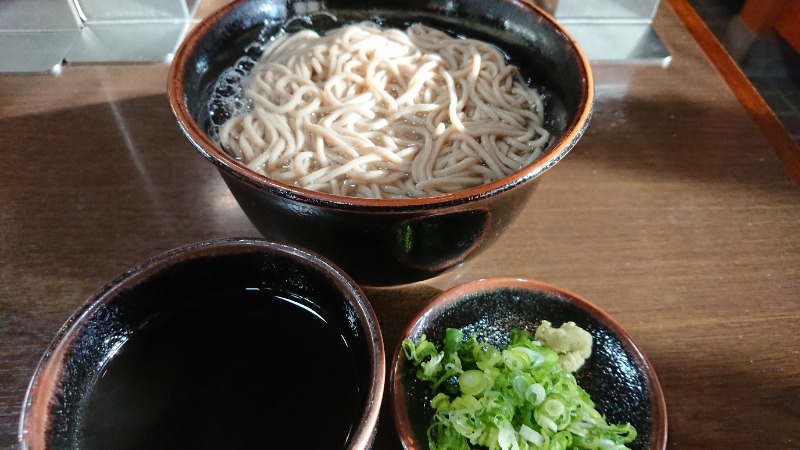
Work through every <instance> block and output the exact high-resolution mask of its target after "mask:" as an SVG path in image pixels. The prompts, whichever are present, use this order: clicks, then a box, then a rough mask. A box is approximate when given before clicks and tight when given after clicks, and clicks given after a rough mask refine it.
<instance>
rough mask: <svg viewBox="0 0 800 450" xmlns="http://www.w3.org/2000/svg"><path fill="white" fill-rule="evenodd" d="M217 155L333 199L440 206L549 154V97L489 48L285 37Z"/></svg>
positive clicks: (360, 35) (341, 35) (411, 40)
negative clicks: (431, 201) (437, 199)
mask: <svg viewBox="0 0 800 450" xmlns="http://www.w3.org/2000/svg"><path fill="white" fill-rule="evenodd" d="M247 83H248V84H247V85H246V86H247V87H246V91H245V95H246V96H247V97H248V98H249V99H250V100H251V107H250V110H249V111H247V112H246V113H245V114H241V115H238V116H235V117H233V118H231V119H230V120H228V121H227V122H225V123H224V124H223V125H222V126H221V127H220V128H219V132H218V136H219V141H220V144H221V145H222V146H223V148H225V149H226V151H228V152H229V153H230V154H231V155H232V156H234V157H236V158H237V159H239V160H240V161H241V162H242V163H244V164H246V165H247V167H249V168H251V169H252V170H254V171H256V172H259V173H261V174H263V175H266V176H267V177H270V178H272V179H274V180H278V181H281V182H284V183H289V184H294V185H297V186H300V187H303V188H306V189H311V190H317V191H321V192H328V193H332V194H336V195H345V196H359V197H374V198H408V197H423V196H436V195H443V194H446V193H450V192H455V191H458V190H462V189H466V188H469V187H473V186H478V185H481V184H484V183H487V182H490V181H493V180H497V179H499V178H502V177H504V176H506V175H508V174H511V173H513V172H516V171H519V170H520V169H521V168H522V167H524V166H526V165H528V164H530V163H531V162H533V161H534V160H535V159H536V158H537V157H539V155H540V154H541V152H542V150H543V148H544V147H545V146H546V145H547V142H548V139H549V137H550V135H549V133H548V131H547V130H545V129H544V125H543V123H544V110H543V105H542V97H541V96H540V95H539V94H538V93H537V92H536V90H534V89H532V88H530V87H528V86H527V85H526V84H525V83H524V82H523V81H522V80H521V79H520V77H519V75H518V72H517V69H516V68H515V67H514V66H510V65H507V64H506V63H505V59H504V57H503V54H502V53H501V52H500V51H499V50H498V49H496V48H495V47H493V46H491V45H490V44H487V43H484V42H481V41H477V40H474V39H459V38H454V37H451V36H449V35H447V34H445V33H443V32H441V31H438V30H435V29H433V28H430V27H428V26H424V25H419V24H415V25H412V26H410V27H409V28H408V29H407V30H406V31H402V30H397V29H389V28H381V27H378V26H377V25H374V24H371V23H360V24H357V25H352V26H346V27H342V28H339V29H336V30H332V31H330V32H329V33H327V34H324V35H322V36H320V35H318V34H317V33H315V32H313V31H308V30H306V31H300V32H297V33H295V34H285V35H281V36H280V37H278V38H276V39H275V40H274V41H272V42H271V43H269V44H268V45H267V46H266V47H265V49H264V53H263V55H262V56H261V59H260V61H259V62H258V64H257V66H256V67H255V68H254V69H253V70H252V72H251V74H250V76H249V78H248V80H247Z"/></svg>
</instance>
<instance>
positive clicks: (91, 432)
mask: <svg viewBox="0 0 800 450" xmlns="http://www.w3.org/2000/svg"><path fill="white" fill-rule="evenodd" d="M359 386H360V384H359V374H358V373H357V371H356V361H355V358H354V355H353V352H352V350H351V349H350V348H348V345H347V343H346V341H345V338H344V337H343V336H342V335H341V333H340V332H339V330H337V329H336V327H334V326H333V325H331V323H329V321H327V320H326V319H325V311H324V309H321V308H320V307H319V306H317V305H315V304H314V303H313V302H311V301H308V300H306V299H303V298H297V297H293V296H287V295H285V294H279V293H277V292H274V291H271V290H265V289H243V290H235V291H228V292H224V293H220V294H215V295H209V296H208V297H206V298H202V299H199V300H197V301H196V302H192V305H191V307H190V308H186V309H185V310H181V311H175V312H173V313H170V314H165V315H162V316H158V317H155V318H153V319H152V320H151V321H150V322H148V323H147V324H146V325H145V326H143V327H142V328H141V329H140V330H138V331H137V332H135V333H133V335H132V336H131V337H130V339H129V340H128V341H127V342H126V343H125V344H124V345H123V346H122V347H121V348H120V349H119V350H118V351H117V353H116V354H115V355H114V356H113V357H112V358H111V359H110V361H109V362H108V363H107V364H106V366H105V367H104V368H103V370H102V372H101V374H100V378H99V379H98V381H97V383H96V385H95V388H94V390H93V392H92V393H91V395H90V396H89V398H88V401H87V403H86V406H85V408H84V412H83V418H82V424H81V436H80V440H81V443H80V448H82V449H88V450H90V449H116V450H122V449H134V448H137V449H150V450H154V449H177V448H192V449H212V448H213V449H221V448H225V449H234V448H293V449H298V448H308V449H338V448H343V447H344V445H345V443H346V440H347V437H348V435H349V433H350V432H351V429H352V426H353V422H354V421H355V419H356V418H357V416H358V414H359V411H360V408H361V406H362V405H361V403H362V402H361V401H360V400H359V399H360V398H361V396H360V395H359Z"/></svg>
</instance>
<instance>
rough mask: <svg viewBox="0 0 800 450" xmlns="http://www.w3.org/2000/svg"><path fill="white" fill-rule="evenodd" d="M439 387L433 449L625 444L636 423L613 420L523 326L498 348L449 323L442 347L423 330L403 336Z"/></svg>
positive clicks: (420, 370)
mask: <svg viewBox="0 0 800 450" xmlns="http://www.w3.org/2000/svg"><path fill="white" fill-rule="evenodd" d="M402 349H403V352H404V354H405V356H406V358H407V359H408V360H409V361H411V362H412V363H413V364H414V366H415V367H416V368H417V370H416V376H417V378H418V379H420V380H423V381H425V382H427V383H428V384H429V385H430V387H431V388H432V389H433V390H434V395H433V398H432V400H431V402H430V405H431V407H432V408H433V410H434V419H433V422H432V423H431V425H430V427H429V428H428V445H429V447H430V449H431V450H471V449H477V448H488V449H489V450H535V449H541V450H567V449H614V450H622V449H627V448H628V447H626V444H629V443H631V442H632V441H634V440H635V439H636V436H637V434H636V429H635V428H634V427H633V426H631V425H630V424H623V425H614V424H608V423H607V422H606V420H605V417H604V416H603V415H602V414H600V413H599V412H598V411H597V410H596V409H595V405H594V402H593V401H592V400H591V398H589V395H588V394H587V393H586V391H584V390H583V389H582V388H581V387H580V386H578V383H577V381H576V380H575V377H574V376H573V375H572V374H571V373H569V372H566V371H565V370H564V369H563V368H562V367H561V365H560V362H559V354H558V353H556V352H555V351H553V350H551V349H549V348H547V347H545V346H543V345H542V343H541V342H539V341H537V340H535V339H533V338H532V337H531V335H530V334H529V333H528V332H526V331H524V330H512V331H511V335H510V337H509V345H508V346H507V347H506V348H502V349H501V348H495V347H493V346H492V345H490V344H488V343H486V342H479V341H478V340H477V339H476V338H475V337H474V336H470V337H466V338H465V336H464V335H463V332H462V331H461V330H457V329H448V330H447V332H446V335H445V339H444V342H443V347H442V348H441V349H439V348H437V347H436V346H435V345H434V344H432V343H431V342H430V341H428V340H427V338H426V337H425V336H424V335H423V336H421V337H420V339H419V341H417V342H413V341H411V340H410V339H406V340H405V341H403V342H402Z"/></svg>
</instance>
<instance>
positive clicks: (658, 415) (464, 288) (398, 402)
mask: <svg viewBox="0 0 800 450" xmlns="http://www.w3.org/2000/svg"><path fill="white" fill-rule="evenodd" d="M506 288H518V289H524V290H536V291H543V292H547V293H551V294H554V295H556V296H558V297H561V298H563V299H565V300H566V301H567V302H568V303H571V304H573V305H575V306H577V307H578V308H580V309H583V310H585V311H587V312H589V313H590V314H591V315H593V316H595V317H596V318H597V319H598V320H599V321H600V322H601V323H602V324H603V325H605V326H607V327H608V328H609V329H610V330H611V331H612V332H613V334H614V335H615V336H617V337H618V338H619V339H620V340H621V341H622V342H623V344H624V345H625V347H626V348H627V349H628V350H629V351H630V352H631V356H632V357H633V358H634V359H635V360H637V362H638V364H639V367H641V368H643V369H644V372H645V374H646V378H647V382H648V389H649V393H650V402H651V404H652V411H653V417H652V436H651V444H652V447H650V450H665V449H666V448H667V428H668V427H667V405H666V402H665V400H664V393H663V391H662V390H661V383H660V382H659V381H658V376H657V375H656V372H655V370H654V369H653V366H652V364H650V360H648V359H647V356H646V355H645V354H644V353H643V352H642V351H641V349H640V348H639V346H638V345H637V344H636V341H634V340H633V337H632V336H631V335H630V334H628V332H627V331H625V329H624V328H622V326H621V325H620V324H619V323H618V322H617V321H616V320H614V319H613V318H612V317H611V316H609V315H608V314H607V313H606V312H605V311H603V310H602V309H600V308H599V307H597V306H595V305H594V304H593V303H592V302H590V301H588V300H586V299H584V298H583V297H581V296H579V295H577V294H574V293H572V292H570V291H567V290H566V289H562V288H560V287H557V286H554V285H551V284H548V283H544V282H542V281H536V280H529V279H524V278H513V277H494V278H483V279H478V280H474V281H469V282H466V283H464V284H461V285H458V286H455V287H452V288H450V289H448V290H446V291H444V292H442V293H440V294H439V295H437V296H436V297H434V298H433V299H431V301H430V302H428V303H427V304H426V305H425V306H423V307H422V309H421V310H420V311H419V312H418V313H417V315H416V316H414V318H413V319H412V320H411V322H409V324H408V326H406V328H405V329H404V330H403V333H402V334H401V335H400V339H399V340H398V342H397V346H396V347H395V350H394V354H393V355H392V363H391V364H392V365H391V368H390V370H391V374H390V382H389V389H390V391H391V392H390V399H391V401H392V405H391V408H392V415H393V416H394V424H395V428H396V430H397V433H398V434H405V433H407V430H408V429H409V428H410V426H409V424H408V423H407V421H406V420H405V419H406V417H405V415H404V414H402V412H403V411H404V410H405V409H406V404H405V399H404V398H403V397H402V396H400V397H398V395H397V393H398V392H399V391H400V386H399V383H400V374H399V373H397V370H398V369H399V365H398V364H397V360H398V358H399V357H400V354H401V353H402V351H403V350H402V341H403V339H405V338H407V337H408V336H410V335H412V334H414V332H415V331H416V330H417V328H418V327H419V326H420V325H421V324H422V322H424V319H425V318H426V317H428V316H431V315H436V314H437V313H438V312H439V311H442V310H445V309H447V308H448V307H450V306H452V305H453V304H455V303H457V302H458V301H459V300H460V299H461V298H463V297H465V296H468V295H472V294H476V293H479V292H488V291H494V290H498V289H506ZM407 439H408V437H407V438H406V439H402V438H401V441H402V442H405V441H406V440H407ZM404 446H405V444H404ZM422 448H426V447H422Z"/></svg>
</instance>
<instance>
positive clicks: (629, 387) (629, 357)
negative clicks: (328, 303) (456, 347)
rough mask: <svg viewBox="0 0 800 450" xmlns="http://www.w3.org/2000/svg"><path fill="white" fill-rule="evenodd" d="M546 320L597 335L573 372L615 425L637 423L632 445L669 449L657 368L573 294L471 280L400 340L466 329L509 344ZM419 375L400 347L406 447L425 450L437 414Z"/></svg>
mask: <svg viewBox="0 0 800 450" xmlns="http://www.w3.org/2000/svg"><path fill="white" fill-rule="evenodd" d="M542 320H548V321H550V322H551V323H552V324H553V326H556V327H558V326H561V325H562V324H563V323H565V322H569V321H572V322H575V323H576V324H577V325H578V326H580V327H581V328H583V329H585V330H587V331H588V332H589V333H591V335H592V338H593V349H592V355H591V356H590V357H589V359H588V360H587V361H586V362H585V363H584V365H583V366H582V367H581V368H580V369H579V370H578V372H576V374H575V376H576V378H577V380H578V383H579V385H580V386H581V387H582V388H583V389H584V390H586V391H587V392H588V393H589V395H590V396H591V398H592V400H594V402H595V403H596V405H597V409H598V410H599V411H600V412H601V413H603V414H605V415H606V418H607V419H608V420H609V422H612V423H626V422H630V423H631V424H632V425H634V426H635V427H636V430H637V431H638V437H637V439H636V440H635V441H634V442H633V443H632V444H631V446H632V448H633V449H638V450H645V449H647V450H663V449H665V448H666V445H667V411H666V405H665V403H664V397H663V394H662V392H661V386H660V384H659V382H658V378H657V377H656V374H655V372H654V371H653V368H652V366H651V365H650V363H649V362H648V360H647V358H646V357H645V355H644V354H643V353H642V352H641V351H640V350H639V347H638V346H637V345H636V344H635V343H634V341H633V339H632V338H631V336H630V335H628V333H627V332H626V331H625V330H624V329H623V328H622V327H621V326H620V325H619V324H618V323H617V322H615V321H614V320H613V319H612V318H611V317H609V316H608V315H607V314H606V313H604V312H603V311H601V310H600V309H599V308H597V307H596V306H594V305H593V304H591V303H590V302H588V301H586V300H584V299H582V298H581V297H579V296H577V295H575V294H572V293H570V292H567V291H565V290H563V289H560V288H558V287H555V286H551V285H548V284H545V283H541V282H538V281H532V280H522V279H512V278H487V279H483V280H477V281H472V282H469V283H466V284H463V285H460V286H457V287H454V288H452V289H450V290H447V291H445V292H443V293H442V294H440V295H438V296H437V297H436V298H434V299H433V300H432V301H431V302H430V303H429V304H428V305H426V306H425V307H424V308H423V310H422V311H420V312H419V313H418V315H417V316H416V317H415V318H414V319H413V320H412V321H411V323H410V324H409V325H408V327H407V328H406V330H405V332H404V333H403V337H402V339H405V338H410V339H412V340H418V339H419V338H420V336H422V335H423V334H425V335H426V336H427V338H428V339H429V340H430V341H432V342H439V343H440V342H442V340H443V339H444V335H445V330H446V329H447V328H460V329H465V330H466V331H467V333H465V334H475V335H477V336H478V338H479V339H481V340H486V341H488V342H489V343H491V344H493V345H495V346H501V345H503V346H504V345H507V344H508V340H507V339H508V334H509V332H510V330H511V329H514V328H520V329H525V330H528V331H530V332H535V329H536V327H538V326H539V324H541V322H542ZM402 339H401V340H402ZM414 373H415V369H414V368H413V365H412V364H411V363H410V362H408V360H407V359H406V358H405V356H404V355H403V351H402V349H401V348H400V346H399V345H398V347H397V348H396V349H395V353H394V356H393V362H392V367H391V380H390V391H391V399H392V411H393V413H394V420H395V425H396V428H397V432H398V435H399V437H400V440H401V442H402V443H403V445H404V447H405V448H407V449H426V448H428V444H427V442H428V441H427V435H426V430H427V428H428V426H429V424H430V421H431V419H432V417H433V415H432V413H433V411H432V409H431V408H430V407H429V404H428V401H429V400H430V394H429V390H428V387H427V386H426V385H425V384H424V383H422V382H420V381H418V380H417V379H416V377H415V375H414Z"/></svg>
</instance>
